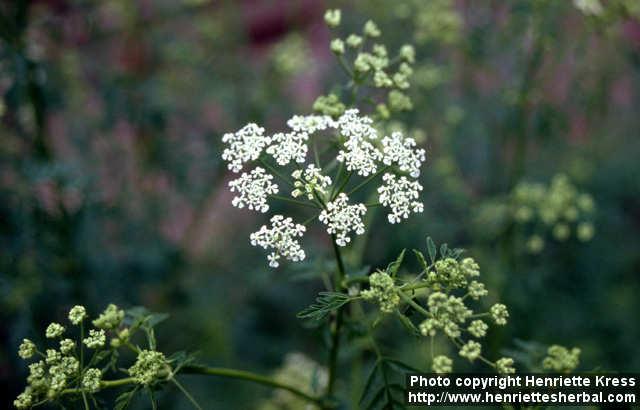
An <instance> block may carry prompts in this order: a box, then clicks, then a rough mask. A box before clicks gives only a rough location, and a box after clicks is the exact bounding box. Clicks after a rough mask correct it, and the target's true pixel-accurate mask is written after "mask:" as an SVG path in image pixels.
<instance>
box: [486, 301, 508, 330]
mask: <svg viewBox="0 0 640 410" xmlns="http://www.w3.org/2000/svg"><path fill="white" fill-rule="evenodd" d="M489 312H490V313H491V317H493V320H494V322H496V325H501V326H502V325H506V324H507V318H508V317H509V311H508V310H507V307H506V306H505V305H503V304H502V303H496V304H495V305H493V306H491V309H489Z"/></svg>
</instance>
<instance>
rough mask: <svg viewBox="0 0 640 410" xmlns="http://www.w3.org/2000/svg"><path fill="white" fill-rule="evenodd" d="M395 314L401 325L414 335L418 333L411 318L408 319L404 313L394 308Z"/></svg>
mask: <svg viewBox="0 0 640 410" xmlns="http://www.w3.org/2000/svg"><path fill="white" fill-rule="evenodd" d="M396 314H397V316H398V319H400V323H402V325H403V326H404V327H405V328H406V329H407V330H408V331H409V332H411V333H412V334H414V335H416V336H417V335H419V334H420V332H419V331H418V328H416V326H415V325H414V324H413V322H412V321H411V319H409V318H408V317H407V316H406V315H404V314H402V313H400V312H398V311H397V310H396Z"/></svg>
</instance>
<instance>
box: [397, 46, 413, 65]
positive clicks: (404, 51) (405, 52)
mask: <svg viewBox="0 0 640 410" xmlns="http://www.w3.org/2000/svg"><path fill="white" fill-rule="evenodd" d="M400 58H402V59H403V60H404V61H406V62H408V63H414V62H415V61H416V49H415V48H413V46H412V45H410V44H405V45H403V46H402V47H401V48H400Z"/></svg>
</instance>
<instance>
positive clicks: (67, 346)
mask: <svg viewBox="0 0 640 410" xmlns="http://www.w3.org/2000/svg"><path fill="white" fill-rule="evenodd" d="M75 347H76V343H75V342H74V341H73V340H71V339H63V340H61V341H60V352H62V354H69V353H71V352H73V349H75Z"/></svg>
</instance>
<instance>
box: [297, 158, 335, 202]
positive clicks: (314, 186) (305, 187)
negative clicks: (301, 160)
mask: <svg viewBox="0 0 640 410" xmlns="http://www.w3.org/2000/svg"><path fill="white" fill-rule="evenodd" d="M291 176H292V177H293V178H294V179H295V182H294V183H293V185H294V186H295V189H294V190H293V192H291V196H292V197H294V198H297V197H299V196H300V195H303V194H306V195H307V198H308V199H309V200H310V201H312V200H313V199H314V192H316V193H318V194H320V195H324V194H325V193H326V190H325V188H327V187H329V186H331V178H329V177H328V176H325V175H322V170H321V169H320V168H318V167H316V166H315V165H313V164H311V165H308V166H307V169H305V170H304V171H303V170H301V169H297V170H295V171H293V172H292V173H291Z"/></svg>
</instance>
